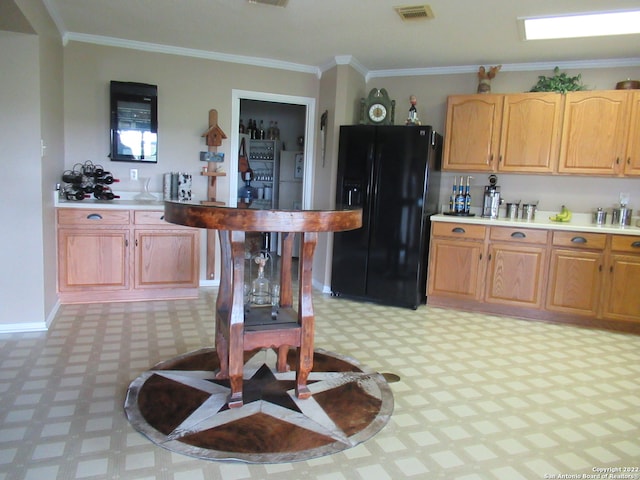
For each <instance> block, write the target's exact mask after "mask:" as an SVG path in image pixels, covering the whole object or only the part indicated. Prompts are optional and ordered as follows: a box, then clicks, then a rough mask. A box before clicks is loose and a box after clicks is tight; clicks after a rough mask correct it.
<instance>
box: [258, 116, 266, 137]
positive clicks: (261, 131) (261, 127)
mask: <svg viewBox="0 0 640 480" xmlns="http://www.w3.org/2000/svg"><path fill="white" fill-rule="evenodd" d="M258 132H259V134H260V136H259V137H258V138H260V140H264V139H265V138H266V133H265V131H264V123H263V122H262V120H260V128H259V129H258Z"/></svg>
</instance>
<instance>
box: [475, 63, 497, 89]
mask: <svg viewBox="0 0 640 480" xmlns="http://www.w3.org/2000/svg"><path fill="white" fill-rule="evenodd" d="M501 68H502V65H496V66H495V67H489V72H488V73H487V71H486V70H485V69H484V67H480V69H479V70H478V79H479V83H478V93H491V79H492V78H493V77H495V76H496V75H497V73H498V72H499V71H500V69H501Z"/></svg>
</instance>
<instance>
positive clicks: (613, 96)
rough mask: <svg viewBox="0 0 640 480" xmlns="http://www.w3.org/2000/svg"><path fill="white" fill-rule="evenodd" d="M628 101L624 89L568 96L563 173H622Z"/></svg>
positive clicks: (562, 147) (560, 169)
mask: <svg viewBox="0 0 640 480" xmlns="http://www.w3.org/2000/svg"><path fill="white" fill-rule="evenodd" d="M628 98H629V94H628V92H626V91H624V90H611V91H592V92H569V93H567V94H566V97H565V108H564V121H563V125H562V142H561V148H560V162H559V166H558V171H559V172H562V173H591V174H599V175H612V174H617V173H619V172H622V167H623V165H622V164H623V163H624V155H625V141H626V137H627V132H628V123H627V114H628V110H627V108H628V104H629V102H628Z"/></svg>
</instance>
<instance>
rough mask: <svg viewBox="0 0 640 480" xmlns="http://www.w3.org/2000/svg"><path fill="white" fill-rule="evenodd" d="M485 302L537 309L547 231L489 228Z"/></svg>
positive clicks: (541, 295) (544, 269) (541, 284)
mask: <svg viewBox="0 0 640 480" xmlns="http://www.w3.org/2000/svg"><path fill="white" fill-rule="evenodd" d="M488 252H489V255H488V259H487V260H488V266H487V280H486V285H487V288H486V293H485V301H486V302H488V303H498V304H503V305H512V306H522V307H530V308H540V307H541V306H542V299H543V280H544V277H545V272H546V258H547V257H546V252H547V231H546V230H534V229H528V228H511V227H491V230H490V233H489V249H488Z"/></svg>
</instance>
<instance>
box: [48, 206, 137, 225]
mask: <svg viewBox="0 0 640 480" xmlns="http://www.w3.org/2000/svg"><path fill="white" fill-rule="evenodd" d="M58 225H91V226H94V227H97V226H100V225H129V210H101V209H95V210H91V209H78V208H60V209H58Z"/></svg>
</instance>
